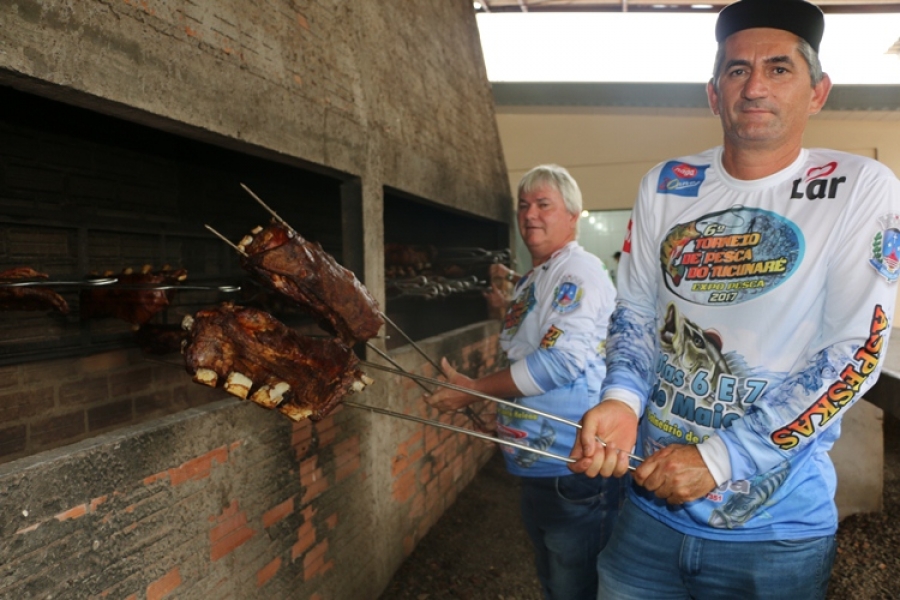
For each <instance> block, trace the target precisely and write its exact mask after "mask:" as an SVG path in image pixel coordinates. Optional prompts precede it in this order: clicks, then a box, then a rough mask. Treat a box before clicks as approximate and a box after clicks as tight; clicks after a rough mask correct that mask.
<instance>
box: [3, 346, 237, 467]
mask: <svg viewBox="0 0 900 600" xmlns="http://www.w3.org/2000/svg"><path fill="white" fill-rule="evenodd" d="M166 360H168V361H171V364H166V363H161V362H152V361H148V360H146V358H145V357H144V356H143V355H142V354H141V352H140V351H139V350H129V351H115V352H106V353H103V354H96V355H94V356H89V357H85V358H76V359H63V360H52V361H44V362H37V363H25V364H21V365H15V366H9V367H3V368H2V369H0V463H4V462H8V461H11V460H14V459H17V458H21V457H23V456H28V455H31V454H34V453H35V452H39V451H41V450H47V449H50V448H57V447H60V446H64V445H66V444H71V443H73V442H77V441H79V440H82V439H86V438H89V437H93V436H96V435H99V434H101V433H104V432H108V431H112V430H115V429H117V428H120V427H122V426H125V425H129V424H134V423H138V422H141V421H147V420H150V419H154V418H158V417H160V416H162V415H166V414H171V413H174V412H177V411H180V410H184V409H186V408H190V407H193V406H201V405H203V404H206V403H208V402H212V401H214V400H218V399H219V398H221V394H217V393H215V392H213V391H212V390H209V389H208V388H203V387H201V386H198V385H196V384H194V383H192V382H191V380H190V377H188V376H187V374H186V373H185V371H184V366H183V365H182V364H181V363H180V362H179V361H180V356H178V355H174V356H172V357H166Z"/></svg>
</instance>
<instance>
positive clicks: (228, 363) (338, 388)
mask: <svg viewBox="0 0 900 600" xmlns="http://www.w3.org/2000/svg"><path fill="white" fill-rule="evenodd" d="M184 327H185V329H186V330H188V331H189V338H188V342H187V344H186V345H185V347H184V356H185V366H186V368H187V371H188V373H190V374H191V376H192V377H193V380H194V381H195V382H197V383H201V384H203V385H208V386H210V387H221V388H224V389H225V391H226V392H228V393H229V394H232V395H233V396H237V397H239V398H242V399H249V400H252V401H253V402H255V403H257V404H259V405H260V406H263V407H265V408H277V409H278V410H279V411H281V412H282V413H283V414H285V415H286V416H288V417H289V418H291V419H292V420H294V421H300V420H302V419H305V418H309V419H312V420H314V421H317V420H319V419H321V418H322V417H324V416H325V415H327V414H328V413H329V412H331V411H332V410H333V409H334V408H335V406H337V404H338V403H339V402H340V401H341V399H342V398H343V397H344V396H346V395H348V394H352V393H354V392H358V391H360V390H362V389H363V388H364V387H365V386H366V385H368V384H369V383H371V382H372V380H371V379H369V378H368V377H366V375H365V374H364V373H363V372H362V371H360V370H359V369H358V368H357V366H358V364H359V359H357V358H356V355H355V354H353V352H352V351H351V350H350V349H349V348H348V347H347V346H346V345H345V344H344V343H342V342H341V341H340V340H337V339H334V338H311V337H305V336H302V335H300V334H298V333H297V332H295V331H293V330H292V329H289V328H288V327H287V326H285V325H284V324H283V323H281V322H280V321H278V320H277V319H275V317H273V316H272V315H270V314H268V313H266V312H263V311H261V310H257V309H254V308H247V307H241V306H235V305H234V304H230V303H225V304H222V305H220V306H218V307H215V308H210V309H205V310H201V311H199V312H198V313H196V315H194V316H193V317H186V318H185V323H184Z"/></svg>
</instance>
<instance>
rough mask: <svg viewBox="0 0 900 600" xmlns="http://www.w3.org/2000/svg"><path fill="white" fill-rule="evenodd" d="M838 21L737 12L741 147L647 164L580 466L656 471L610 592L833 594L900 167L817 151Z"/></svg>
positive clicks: (759, 8) (638, 480) (888, 307)
mask: <svg viewBox="0 0 900 600" xmlns="http://www.w3.org/2000/svg"><path fill="white" fill-rule="evenodd" d="M823 31H824V16H823V14H822V11H821V10H819V9H818V8H817V7H816V6H815V5H813V4H810V3H808V2H805V1H803V0H778V1H774V0H741V1H739V2H735V3H733V4H731V5H729V6H728V7H726V8H725V9H723V10H722V11H721V12H720V13H719V17H718V20H717V23H716V39H717V41H718V42H719V52H718V55H717V58H716V61H715V72H714V73H713V77H712V79H711V81H710V82H709V84H708V86H707V93H708V96H709V104H710V107H711V108H712V110H713V113H714V114H716V115H717V116H718V117H719V119H720V121H721V124H722V129H723V134H724V135H723V144H722V145H721V146H719V147H716V148H712V149H710V150H707V151H705V152H702V153H700V154H696V155H693V156H686V157H682V158H678V159H675V160H671V161H668V162H665V163H661V164H659V165H657V166H656V167H655V168H654V169H652V170H651V171H650V172H649V173H648V174H647V175H646V176H645V177H644V179H643V181H642V182H641V187H640V190H639V193H638V198H637V202H636V204H635V207H634V211H633V213H632V219H631V224H630V225H629V236H628V237H627V239H626V241H625V246H624V247H623V249H622V259H621V266H620V267H619V277H618V285H619V288H618V290H619V295H618V298H617V306H616V310H615V312H614V314H613V316H612V319H611V323H610V334H609V341H608V355H607V362H608V375H607V378H606V381H605V382H604V385H603V392H602V400H601V403H600V404H599V406H597V407H596V408H594V409H591V410H590V411H588V412H587V413H586V414H585V416H584V420H583V429H582V431H581V434H580V439H579V441H578V443H577V444H576V445H575V446H574V448H573V450H572V456H573V458H575V459H577V462H576V463H574V464H573V465H572V469H573V471H575V472H576V473H585V474H587V475H591V476H594V475H601V476H606V477H609V476H622V475H625V474H626V473H628V469H629V467H630V466H631V467H636V469H635V470H634V472H633V474H632V476H633V480H634V483H635V484H636V485H634V486H632V487H631V489H630V490H629V494H628V500H627V501H626V503H625V506H624V507H623V509H622V513H621V516H620V518H619V521H618V523H617V525H616V528H615V530H614V532H613V535H612V537H611V539H610V540H609V543H608V544H607V546H606V548H605V549H604V551H603V552H602V553H601V554H600V557H599V559H598V561H597V568H598V573H599V591H598V598H602V599H603V600H638V599H641V600H643V599H645V598H671V599H675V598H679V599H682V598H683V599H688V598H695V599H706V598H709V599H713V598H716V599H719V598H760V599H763V598H764V599H766V600H778V599H784V600H797V599H798V598H803V599H821V598H825V595H826V591H827V587H828V580H829V577H830V572H831V566H832V563H833V560H834V553H835V533H836V531H837V509H836V507H835V504H834V493H835V486H836V481H835V471H834V467H833V465H832V463H831V460H830V459H829V457H828V450H830V449H831V447H832V445H833V444H834V441H835V440H836V439H837V437H838V436H839V435H840V421H841V417H842V416H843V415H844V413H845V412H846V411H847V409H848V408H849V407H850V406H852V405H853V403H854V402H856V401H857V400H858V399H859V398H860V397H862V395H863V394H864V393H865V391H866V390H867V389H869V388H870V387H871V386H872V385H873V384H874V383H875V380H876V379H877V377H878V375H879V373H880V369H881V363H882V359H883V357H884V353H885V351H886V348H887V341H888V338H889V334H890V326H891V320H892V319H893V315H894V299H895V297H896V294H897V288H896V282H897V279H898V275H900V260H898V259H900V256H898V248H900V182H898V181H897V178H896V176H894V174H893V173H891V171H890V170H889V169H888V168H887V167H885V166H884V165H882V164H879V163H877V162H876V161H874V160H871V159H868V158H863V157H860V156H855V155H851V154H846V153H843V152H837V151H834V150H827V149H821V148H814V149H806V148H803V145H802V143H803V133H804V131H805V128H806V124H807V121H808V119H809V117H810V116H811V115H814V114H816V113H817V112H819V110H820V109H821V108H822V107H823V105H824V104H825V101H826V99H827V98H828V93H829V91H830V89H831V81H830V80H829V78H828V76H827V75H824V74H823V73H822V70H821V67H820V66H819V60H818V50H819V43H820V41H821V38H822V34H823ZM598 436H599V438H600V439H602V440H604V442H605V445H604V444H601V443H598V442H597V441H596V438H597V437H598ZM632 448H637V450H636V452H637V453H639V454H641V455H643V456H644V457H645V458H644V460H643V462H642V464H639V465H635V464H631V465H630V464H629V461H630V460H632V459H631V456H630V455H629V454H628V452H629V451H631V450H632Z"/></svg>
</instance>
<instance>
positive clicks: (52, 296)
mask: <svg viewBox="0 0 900 600" xmlns="http://www.w3.org/2000/svg"><path fill="white" fill-rule="evenodd" d="M47 278H48V275H47V274H46V273H39V272H38V271H35V270H34V269H32V268H31V267H15V268H12V269H7V270H5V271H0V283H8V284H9V283H21V282H23V281H25V280H29V279H47ZM0 310H29V311H36V310H51V311H56V312H58V313H61V314H64V315H67V314H69V304H68V303H67V302H66V301H65V299H64V298H63V297H62V296H60V295H59V294H57V293H56V292H54V291H53V290H51V289H50V288H48V287H45V286H30V285H29V286H0Z"/></svg>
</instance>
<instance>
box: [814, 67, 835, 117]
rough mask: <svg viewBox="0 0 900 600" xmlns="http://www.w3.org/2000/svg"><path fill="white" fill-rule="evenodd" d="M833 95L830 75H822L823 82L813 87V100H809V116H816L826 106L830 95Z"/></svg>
mask: <svg viewBox="0 0 900 600" xmlns="http://www.w3.org/2000/svg"><path fill="white" fill-rule="evenodd" d="M830 93H831V77H829V76H828V73H824V74H823V75H822V81H820V82H819V83H817V84H816V85H814V86H813V93H812V98H810V100H809V114H811V115H816V114H819V111H820V110H822V107H823V106H825V102H826V101H827V100H828V94H830Z"/></svg>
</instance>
